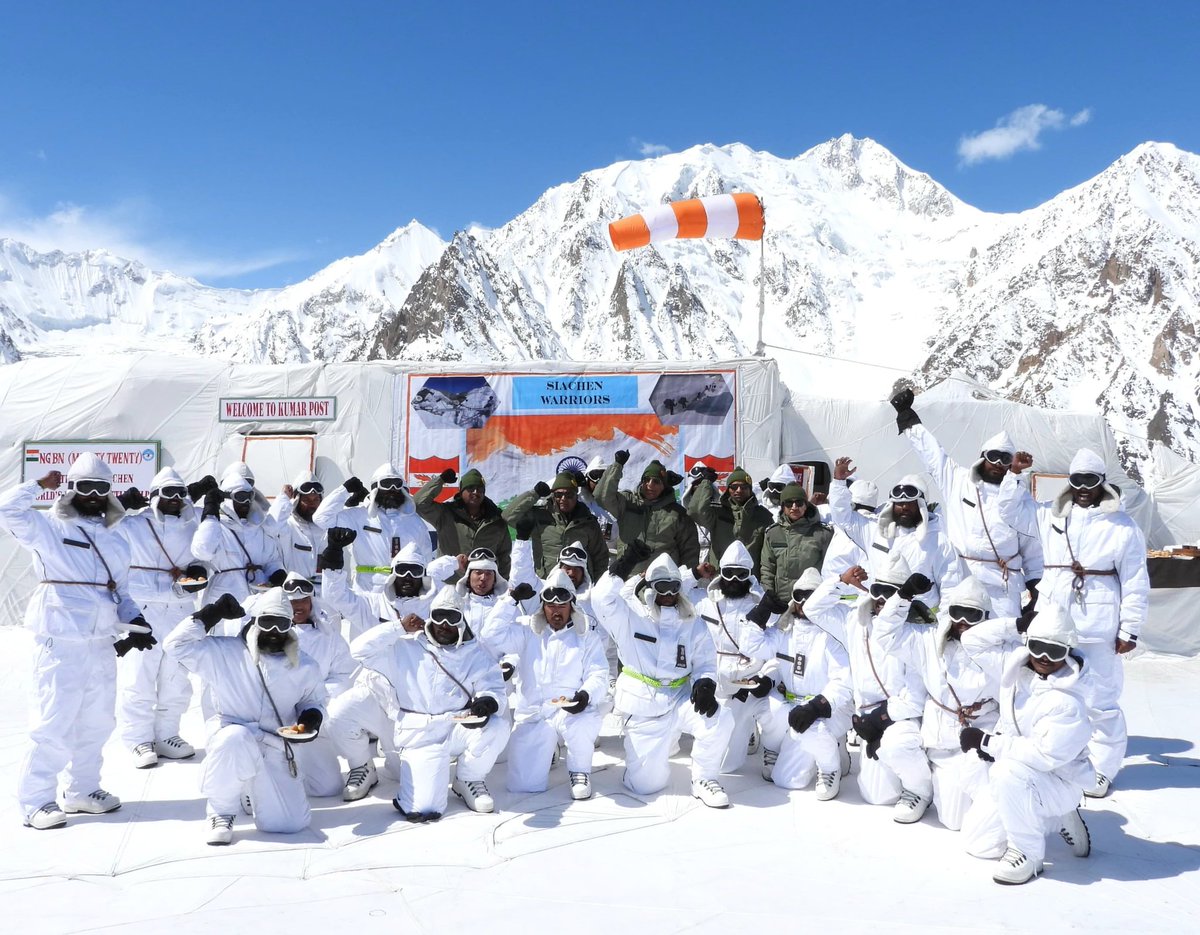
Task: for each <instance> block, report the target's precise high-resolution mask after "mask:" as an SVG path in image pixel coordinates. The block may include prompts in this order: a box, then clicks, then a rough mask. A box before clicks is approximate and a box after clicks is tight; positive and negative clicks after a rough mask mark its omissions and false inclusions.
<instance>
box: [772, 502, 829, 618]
mask: <svg viewBox="0 0 1200 935" xmlns="http://www.w3.org/2000/svg"><path fill="white" fill-rule="evenodd" d="M779 499H780V503H781V507H780V510H779V522H777V523H776V524H775V525H774V526H771V527H769V528H768V529H767V531H766V532H765V533H764V534H763V544H762V554H761V556H760V565H761V568H762V573H761V574H760V575H759V578H758V580H759V582H760V583H761V584H762V586H763V590H764V591H766V592H768V593H769V594H774V595H775V597H777V598H778V599H779V600H780V601H782V602H784V603H786V602H788V601H790V600H791V599H792V585H793V584H795V583H796V581H797V580H799V578H800V576H801V575H802V574H804V571H805V569H807V568H815V569H817V571H820V570H821V563H822V562H823V561H824V560H825V550H826V549H828V548H829V540H830V539H832V538H833V530H832V529H831V528H830V527H828V526H826V525H825V524H824V523H822V522H821V518H820V515H819V514H818V513H817V508H816V507H815V506H813V505H812V504H811V503H809V502H808V495H807V494H806V493H805V492H804V488H803V487H801V486H800V485H799V484H788V485H787V486H786V487H784V488H783V494H782V495H781V496H780V498H779Z"/></svg>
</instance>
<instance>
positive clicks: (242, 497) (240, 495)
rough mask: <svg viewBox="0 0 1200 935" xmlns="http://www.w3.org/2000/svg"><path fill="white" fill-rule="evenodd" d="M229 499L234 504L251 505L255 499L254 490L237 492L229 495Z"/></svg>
mask: <svg viewBox="0 0 1200 935" xmlns="http://www.w3.org/2000/svg"><path fill="white" fill-rule="evenodd" d="M229 499H230V500H232V501H233V502H234V503H249V502H250V501H251V500H253V499H254V491H253V490H235V491H234V492H233V493H231V494H230V495H229Z"/></svg>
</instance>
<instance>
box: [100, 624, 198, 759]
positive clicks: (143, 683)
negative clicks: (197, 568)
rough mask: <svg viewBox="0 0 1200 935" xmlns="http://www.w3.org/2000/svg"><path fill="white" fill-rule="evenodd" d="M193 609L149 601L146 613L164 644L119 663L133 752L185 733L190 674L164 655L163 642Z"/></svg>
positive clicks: (122, 717)
mask: <svg viewBox="0 0 1200 935" xmlns="http://www.w3.org/2000/svg"><path fill="white" fill-rule="evenodd" d="M192 610H193V607H192V602H191V601H186V602H178V601H147V602H146V603H144V604H143V605H142V614H143V616H144V617H145V618H146V622H147V623H149V624H150V628H151V629H152V630H153V631H154V638H155V639H156V640H158V643H157V644H156V645H155V646H153V647H152V648H151V649H147V650H145V651H143V652H138V651H137V650H136V649H134V650H130V651H129V652H127V653H126V654H125V656H124V657H123V658H122V659H121V660H120V661H119V662H118V663H117V675H118V702H117V703H118V708H119V721H120V734H121V740H122V742H123V743H124V744H125V746H126V747H129V748H131V749H132V748H133V747H136V746H137V745H138V744H139V743H143V742H145V741H148V740H166V739H168V738H169V737H174V736H176V735H177V734H178V733H179V721H180V719H181V718H182V717H183V713H184V712H185V711H187V707H188V702H189V701H191V698H192V683H191V682H190V681H188V674H187V669H185V668H184V667H183V666H182V665H180V664H179V663H178V662H177V661H176V660H175V659H173V658H171V657H170V656H168V655H167V654H166V653H164V652H163V649H162V644H163V640H164V639H166V638H167V634H168V633H170V632H171V630H172V629H174V627H175V625H176V624H178V623H179V621H180V620H182V619H183V618H184V617H186V616H187V615H188V614H190V613H191V612H192Z"/></svg>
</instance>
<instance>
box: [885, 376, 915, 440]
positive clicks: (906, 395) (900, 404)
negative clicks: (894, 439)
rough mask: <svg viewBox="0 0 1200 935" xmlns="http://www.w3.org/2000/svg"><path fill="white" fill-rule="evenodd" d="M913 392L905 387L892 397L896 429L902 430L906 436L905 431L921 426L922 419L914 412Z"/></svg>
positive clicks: (901, 432)
mask: <svg viewBox="0 0 1200 935" xmlns="http://www.w3.org/2000/svg"><path fill="white" fill-rule="evenodd" d="M913 399H914V397H913V391H912V389H910V388H908V387H905V388H904V389H902V390H901V391H900V392H899V393H897V394H896V395H895V396H893V397H892V399H891V403H892V408H893V409H895V410H896V428H898V429H899V430H900V434H901V435H903V434H904V430H905V429H910V428H912V427H913V426H914V425H920V424H921V418H920V416H918V415H917V414H916V413H915V412H913V407H912V405H913Z"/></svg>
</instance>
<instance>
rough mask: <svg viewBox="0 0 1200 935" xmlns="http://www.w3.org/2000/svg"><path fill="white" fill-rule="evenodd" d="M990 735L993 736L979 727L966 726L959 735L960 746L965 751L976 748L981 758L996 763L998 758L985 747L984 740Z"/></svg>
mask: <svg viewBox="0 0 1200 935" xmlns="http://www.w3.org/2000/svg"><path fill="white" fill-rule="evenodd" d="M989 737H991V734H988V733H985V732H984V731H982V730H980V729H979V728H978V727H964V728H963V729H962V731H961V732H959V735H958V746H959V747H960V748H961V749H962V752H963V753H966V752H967V751H969V750H974V751H975V752H976V753H978V754H979V759H981V760H984V761H986V762H988V763H994V762H996V758H995V757H994V756H992V755H991V754H989V753H987V752H986V751H985V750H984V749H983V742H984V741H985V740H986V739H988V738H989Z"/></svg>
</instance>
